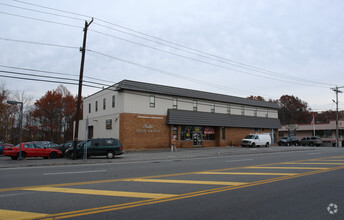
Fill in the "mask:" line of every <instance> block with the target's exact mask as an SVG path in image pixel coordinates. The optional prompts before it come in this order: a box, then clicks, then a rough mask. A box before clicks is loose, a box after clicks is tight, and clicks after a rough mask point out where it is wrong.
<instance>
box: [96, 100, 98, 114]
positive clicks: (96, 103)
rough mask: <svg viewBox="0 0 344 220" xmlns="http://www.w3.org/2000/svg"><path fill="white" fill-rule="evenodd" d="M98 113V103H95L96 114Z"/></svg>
mask: <svg viewBox="0 0 344 220" xmlns="http://www.w3.org/2000/svg"><path fill="white" fill-rule="evenodd" d="M97 111H98V101H96V112H97Z"/></svg>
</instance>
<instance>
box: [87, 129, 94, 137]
mask: <svg viewBox="0 0 344 220" xmlns="http://www.w3.org/2000/svg"><path fill="white" fill-rule="evenodd" d="M92 138H93V126H88V135H87V139H92Z"/></svg>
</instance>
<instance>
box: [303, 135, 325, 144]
mask: <svg viewBox="0 0 344 220" xmlns="http://www.w3.org/2000/svg"><path fill="white" fill-rule="evenodd" d="M322 143H323V141H322V139H321V138H320V137H314V136H311V137H304V138H302V139H301V141H300V144H301V145H302V146H320V145H322Z"/></svg>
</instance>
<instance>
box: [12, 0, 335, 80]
mask: <svg viewBox="0 0 344 220" xmlns="http://www.w3.org/2000/svg"><path fill="white" fill-rule="evenodd" d="M13 1H15V2H19V3H22V4H27V5H31V6H35V7H40V8H44V9H49V10H54V11H58V12H63V13H67V14H72V15H77V16H81V17H86V18H90V17H91V16H87V15H83V14H78V13H74V12H70V11H65V10H60V9H56V8H51V7H46V6H42V5H37V4H32V3H28V2H25V1H20V0H13ZM54 15H56V14H54ZM56 16H62V17H63V15H56ZM96 20H99V21H101V22H103V23H106V24H110V25H112V26H115V27H119V28H122V29H125V30H128V31H131V32H134V33H137V34H140V35H142V36H146V37H149V38H152V39H156V40H159V41H162V42H166V43H168V44H170V45H167V44H164V43H161V42H157V41H153V40H150V39H147V38H144V37H141V36H138V35H134V34H131V33H128V32H125V31H121V30H118V29H114V28H111V27H108V26H105V25H101V24H97V23H95V24H96V25H98V26H102V27H104V28H108V29H112V30H115V31H118V32H121V33H124V34H128V35H131V36H134V37H137V38H140V39H144V40H147V41H150V42H153V43H156V44H160V45H163V46H167V47H170V48H173V49H176V50H181V51H183V52H186V53H190V54H193V55H197V56H200V57H203V58H207V59H211V60H214V61H216V62H221V63H226V64H229V65H234V66H237V67H240V68H245V69H248V70H252V71H256V72H261V73H263V74H267V75H272V76H275V77H282V78H287V79H290V80H296V81H302V82H303V83H311V84H317V85H327V86H329V85H330V86H333V85H334V84H329V83H323V82H317V81H313V80H308V79H303V78H299V77H293V76H288V75H285V74H281V73H277V72H274V71H270V70H265V69H263V68H259V67H255V66H252V65H248V64H245V63H242V62H238V61H235V60H231V59H227V58H224V57H220V56H217V55H214V54H210V53H207V52H204V51H201V50H198V49H195V48H191V47H188V46H185V45H181V44H177V43H175V42H172V41H168V40H165V39H162V38H158V37H155V36H153V35H149V34H145V33H143V32H139V31H137V30H134V29H132V28H127V27H125V26H122V25H118V24H115V23H112V22H108V21H105V20H102V19H99V18H96ZM98 33H99V32H98ZM122 40H123V39H122ZM129 42H130V41H129ZM131 43H133V42H131ZM171 45H175V46H177V47H179V48H177V47H173V46H171ZM141 46H143V45H141ZM180 47H182V48H186V49H187V50H183V49H181V48H180ZM150 48H151V47H150ZM151 49H153V48H151ZM158 50H160V49H158ZM190 50H191V51H195V52H197V53H194V52H190ZM160 51H163V50H160ZM201 54H203V55H201ZM205 55H206V56H205ZM218 59H220V60H218ZM229 62H230V63H229ZM235 71H238V70H235ZM255 75H256V74H255ZM285 82H289V81H285ZM289 83H295V82H289ZM302 85H304V84H302Z"/></svg>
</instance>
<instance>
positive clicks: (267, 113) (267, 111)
mask: <svg viewBox="0 0 344 220" xmlns="http://www.w3.org/2000/svg"><path fill="white" fill-rule="evenodd" d="M265 117H267V118H268V117H269V110H268V109H266V112H265Z"/></svg>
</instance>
